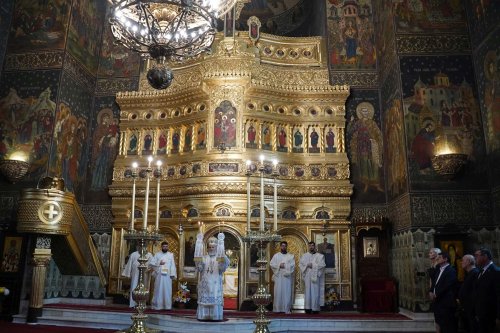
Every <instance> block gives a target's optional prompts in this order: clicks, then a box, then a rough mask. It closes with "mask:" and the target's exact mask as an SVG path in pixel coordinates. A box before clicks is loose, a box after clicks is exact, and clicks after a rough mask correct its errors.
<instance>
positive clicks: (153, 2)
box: [109, 0, 237, 89]
mask: <svg viewBox="0 0 500 333" xmlns="http://www.w3.org/2000/svg"><path fill="white" fill-rule="evenodd" d="M110 1H111V17H110V19H109V23H110V25H111V31H112V33H113V36H114V37H115V39H116V41H117V42H118V43H119V44H122V45H123V46H125V47H126V48H127V49H130V50H132V51H135V52H138V53H139V54H140V55H141V56H143V57H145V58H150V59H153V60H155V61H156V64H155V66H154V67H153V68H151V69H150V70H149V71H148V73H147V78H148V82H149V83H150V84H151V86H152V87H153V88H155V89H166V88H167V87H168V86H170V84H171V83H172V80H173V73H172V70H171V69H170V68H169V67H168V66H167V65H166V62H167V61H171V60H172V61H183V60H186V59H188V58H192V57H195V56H197V55H199V54H201V53H203V52H206V51H208V50H209V49H210V46H211V45H212V43H213V41H214V36H215V33H216V32H217V29H216V28H217V19H218V18H221V17H223V16H224V15H225V14H226V13H227V12H228V11H229V10H230V9H231V8H232V7H233V6H234V4H235V3H236V2H237V0H149V1H146V0H145V1H141V0H110Z"/></svg>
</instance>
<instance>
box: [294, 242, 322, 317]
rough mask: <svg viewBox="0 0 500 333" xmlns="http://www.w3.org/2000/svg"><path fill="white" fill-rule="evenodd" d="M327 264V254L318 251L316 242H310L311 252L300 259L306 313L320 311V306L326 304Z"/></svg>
mask: <svg viewBox="0 0 500 333" xmlns="http://www.w3.org/2000/svg"><path fill="white" fill-rule="evenodd" d="M325 266H326V264H325V256H324V255H322V254H321V253H317V252H316V243H314V242H312V241H311V242H309V252H307V253H304V255H303V256H302V258H300V261H299V268H300V272H301V273H302V279H303V280H304V307H305V310H306V313H319V310H320V307H321V306H323V305H325Z"/></svg>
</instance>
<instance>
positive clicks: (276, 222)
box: [273, 160, 278, 231]
mask: <svg viewBox="0 0 500 333" xmlns="http://www.w3.org/2000/svg"><path fill="white" fill-rule="evenodd" d="M277 165H278V161H277V160H274V161H273V166H274V168H273V176H274V197H273V199H274V200H273V211H274V219H273V228H274V231H277V230H278V184H277V182H276V178H277V176H278V174H277V170H276V169H277Z"/></svg>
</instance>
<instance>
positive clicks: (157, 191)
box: [155, 161, 162, 231]
mask: <svg viewBox="0 0 500 333" xmlns="http://www.w3.org/2000/svg"><path fill="white" fill-rule="evenodd" d="M161 164H162V163H161V161H157V162H156V166H157V167H158V170H157V182H156V223H155V230H156V231H158V230H159V229H160V180H161Z"/></svg>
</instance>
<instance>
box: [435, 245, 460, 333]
mask: <svg viewBox="0 0 500 333" xmlns="http://www.w3.org/2000/svg"><path fill="white" fill-rule="evenodd" d="M436 262H437V264H438V266H439V272H438V273H437V274H436V276H435V279H434V281H433V283H432V286H431V290H429V297H430V299H431V301H432V309H433V311H434V319H435V320H436V326H437V327H436V332H438V333H457V321H456V319H455V311H456V308H457V303H456V300H455V291H456V285H457V273H456V272H455V270H454V269H453V267H451V266H450V255H449V254H448V253H447V252H441V253H440V254H438V256H437V258H436Z"/></svg>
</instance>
